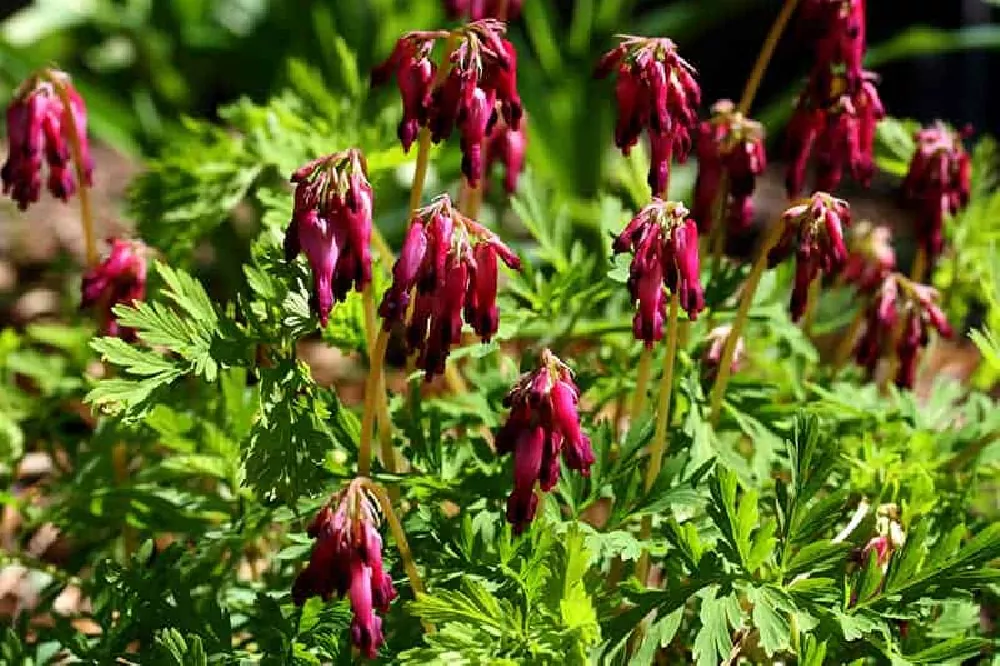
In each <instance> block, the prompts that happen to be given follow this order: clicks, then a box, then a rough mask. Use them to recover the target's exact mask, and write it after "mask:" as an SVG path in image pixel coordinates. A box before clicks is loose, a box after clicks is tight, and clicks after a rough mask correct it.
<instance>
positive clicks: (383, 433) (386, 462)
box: [361, 290, 399, 473]
mask: <svg viewBox="0 0 1000 666" xmlns="http://www.w3.org/2000/svg"><path fill="white" fill-rule="evenodd" d="M361 296H362V300H363V301H364V310H365V331H366V336H367V341H368V348H369V349H371V350H373V351H374V350H375V348H376V347H377V346H378V337H379V330H378V329H377V326H378V323H377V318H376V312H375V299H374V297H373V296H374V295H373V294H372V293H370V290H369V291H368V293H364V292H363V293H362V295H361ZM382 365H383V366H384V363H383V364H382ZM376 382H377V385H376V387H375V398H374V400H375V411H376V414H375V418H376V422H377V424H378V436H379V445H380V446H379V448H380V449H381V454H382V455H381V457H382V465H383V466H384V467H385V468H386V469H387V470H388V471H389V472H392V473H395V472H397V471H399V470H398V467H397V462H398V461H397V458H396V450H395V448H393V446H392V419H391V417H390V415H389V398H388V396H387V394H386V381H385V371H384V367H383V370H382V371H381V372H379V375H378V377H376ZM366 386H367V382H366Z"/></svg>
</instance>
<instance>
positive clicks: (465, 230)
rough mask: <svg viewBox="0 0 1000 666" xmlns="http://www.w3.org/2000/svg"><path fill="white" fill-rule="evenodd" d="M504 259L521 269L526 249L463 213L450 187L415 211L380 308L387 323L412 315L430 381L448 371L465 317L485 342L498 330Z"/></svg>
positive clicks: (415, 350)
mask: <svg viewBox="0 0 1000 666" xmlns="http://www.w3.org/2000/svg"><path fill="white" fill-rule="evenodd" d="M497 259H499V260H500V261H502V262H503V263H504V264H506V265H507V266H508V267H509V268H512V269H514V270H518V269H520V266H521V261H520V259H519V258H518V256H517V255H516V254H515V253H514V252H513V251H512V250H511V249H510V248H509V247H507V245H505V244H504V243H503V241H501V240H500V238H499V237H498V236H497V235H496V234H494V233H493V232H492V231H490V230H488V229H486V228H485V227H483V226H482V225H480V224H479V223H478V222H476V221H475V220H472V219H470V218H468V217H466V216H464V215H462V214H461V213H460V212H459V211H458V210H457V209H456V208H455V207H454V206H453V205H452V202H451V199H450V198H449V197H448V195H446V194H445V195H441V196H440V197H438V198H437V199H435V200H434V201H432V202H431V203H430V205H428V206H426V207H424V208H419V209H417V210H416V211H414V213H413V216H412V217H411V219H410V226H409V228H408V229H407V233H406V238H405V240H404V242H403V248H402V250H401V252H400V255H399V258H398V259H397V260H396V264H395V265H394V266H393V271H392V277H393V279H392V284H391V285H390V286H389V288H388V290H386V292H385V295H384V296H383V298H382V302H381V304H380V305H379V314H380V315H381V316H382V318H383V326H384V328H385V330H386V331H390V330H392V328H393V327H394V326H395V325H397V324H401V323H404V322H405V323H406V343H407V353H408V354H417V367H419V368H421V369H422V370H424V371H425V372H426V373H427V380H428V381H429V380H431V379H433V377H434V376H435V375H437V374H440V373H442V372H444V365H445V361H446V360H447V358H448V354H449V353H450V352H451V348H452V347H453V346H454V345H455V344H457V343H458V342H459V341H460V338H461V331H462V325H463V321H464V323H467V324H469V326H471V327H472V330H473V331H475V333H476V335H478V336H479V337H480V339H482V340H483V342H488V341H489V340H491V339H492V338H493V336H494V335H495V334H496V332H497V328H498V326H499V320H500V316H499V310H498V309H497V303H496V298H497V280H498V277H499V276H498V272H499V264H498V262H497ZM414 295H415V297H414ZM411 298H412V299H413V308H412V314H410V318H409V321H408V322H406V316H407V310H408V309H409V306H410V302H411ZM463 317H464V320H463Z"/></svg>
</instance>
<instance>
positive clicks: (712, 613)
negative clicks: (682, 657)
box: [692, 585, 742, 666]
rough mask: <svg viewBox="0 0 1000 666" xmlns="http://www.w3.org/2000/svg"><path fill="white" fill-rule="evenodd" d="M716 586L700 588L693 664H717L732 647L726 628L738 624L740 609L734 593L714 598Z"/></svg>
mask: <svg viewBox="0 0 1000 666" xmlns="http://www.w3.org/2000/svg"><path fill="white" fill-rule="evenodd" d="M718 593H719V587H718V586H717V585H713V586H711V587H709V588H707V589H706V590H704V592H703V595H702V599H701V610H700V611H699V613H698V619H699V620H701V629H699V630H698V634H697V636H695V640H694V646H693V647H692V654H693V655H694V661H695V663H696V664H700V665H703V666H707V665H708V664H713V665H714V664H720V663H722V661H723V660H725V659H728V658H729V654H730V653H731V652H732V650H733V640H732V634H731V630H730V628H735V627H739V626H740V624H741V618H742V611H741V609H740V601H739V598H738V597H737V596H736V593H735V592H730V593H729V594H728V595H726V596H723V597H718V596H717V595H718Z"/></svg>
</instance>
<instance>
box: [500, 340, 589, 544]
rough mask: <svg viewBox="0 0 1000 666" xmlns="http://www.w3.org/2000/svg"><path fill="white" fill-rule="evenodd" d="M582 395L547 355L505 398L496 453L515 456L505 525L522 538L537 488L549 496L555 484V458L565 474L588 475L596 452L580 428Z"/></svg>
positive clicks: (545, 352)
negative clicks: (506, 410)
mask: <svg viewBox="0 0 1000 666" xmlns="http://www.w3.org/2000/svg"><path fill="white" fill-rule="evenodd" d="M579 397H580V391H579V389H577V387H576V384H574V383H573V373H572V371H570V369H569V368H568V367H567V366H566V365H565V364H564V363H563V362H562V361H560V360H559V359H558V358H556V356H555V355H554V354H552V352H550V351H549V350H548V349H546V350H543V351H542V354H541V358H540V364H539V367H538V368H537V369H536V370H534V371H533V372H528V373H525V374H523V375H521V377H520V379H518V381H517V383H516V384H514V386H513V388H511V390H510V392H509V393H508V394H507V396H506V397H505V398H504V406H506V407H510V415H509V416H508V417H507V422H506V423H505V424H504V425H503V426H502V427H501V428H500V430H499V431H498V432H497V435H496V448H497V453H499V454H501V455H503V454H507V453H510V454H512V455H513V456H514V487H513V489H512V490H511V493H510V496H509V497H508V498H507V521H508V522H509V523H510V524H511V525H513V526H514V532H515V533H518V534H520V533H521V532H522V531H523V530H524V528H525V526H526V525H527V524H528V523H530V522H531V521H532V520H533V519H534V517H535V510H536V508H537V506H538V496H537V495H536V494H535V483H536V482H537V483H538V486H539V488H540V489H541V491H542V492H548V491H550V490H552V488H554V487H555V485H556V483H558V481H559V455H560V453H561V454H562V459H563V460H564V461H565V462H566V466H567V467H568V468H569V469H572V470H576V471H578V472H580V473H581V474H583V475H584V476H589V475H590V466H591V465H593V464H594V452H593V449H591V447H590V438H588V437H587V435H585V434H584V433H583V431H582V430H581V428H580V415H579V412H578V411H577V402H578V400H579Z"/></svg>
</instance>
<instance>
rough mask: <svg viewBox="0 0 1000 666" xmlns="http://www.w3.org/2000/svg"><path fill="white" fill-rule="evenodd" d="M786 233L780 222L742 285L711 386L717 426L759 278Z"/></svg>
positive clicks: (773, 228) (713, 417)
mask: <svg viewBox="0 0 1000 666" xmlns="http://www.w3.org/2000/svg"><path fill="white" fill-rule="evenodd" d="M782 231H784V223H783V222H782V221H780V220H779V221H778V222H776V223H775V224H773V225H772V226H771V228H770V229H769V230H768V232H767V236H766V237H765V239H764V242H763V243H761V246H760V252H759V254H758V256H757V260H756V261H755V262H754V265H753V268H752V269H751V270H750V275H749V276H748V277H747V281H746V284H745V285H743V292H742V293H741V294H740V306H739V309H738V310H737V311H736V318H735V319H733V327H732V329H731V330H730V332H729V335H728V336H726V344H725V345H724V346H723V348H722V356H721V358H720V359H719V374H718V376H716V378H715V385H714V386H712V396H711V400H710V405H711V417H710V418H711V423H712V425H717V424H718V423H719V416H720V412H721V410H722V397H723V396H724V395H725V393H726V384H728V383H729V376H730V373H731V371H732V364H733V353H734V352H735V351H736V342H737V340H739V339H740V336H741V335H742V334H743V327H744V326H745V325H746V321H747V316H748V315H749V314H750V305H751V304H752V303H753V296H754V293H755V292H756V291H757V286H758V285H759V284H760V278H761V276H762V275H763V274H764V270H765V269H766V268H767V254H768V252H770V251H771V248H772V247H774V246H775V245H776V244H777V242H778V239H779V238H781V233H782Z"/></svg>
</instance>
